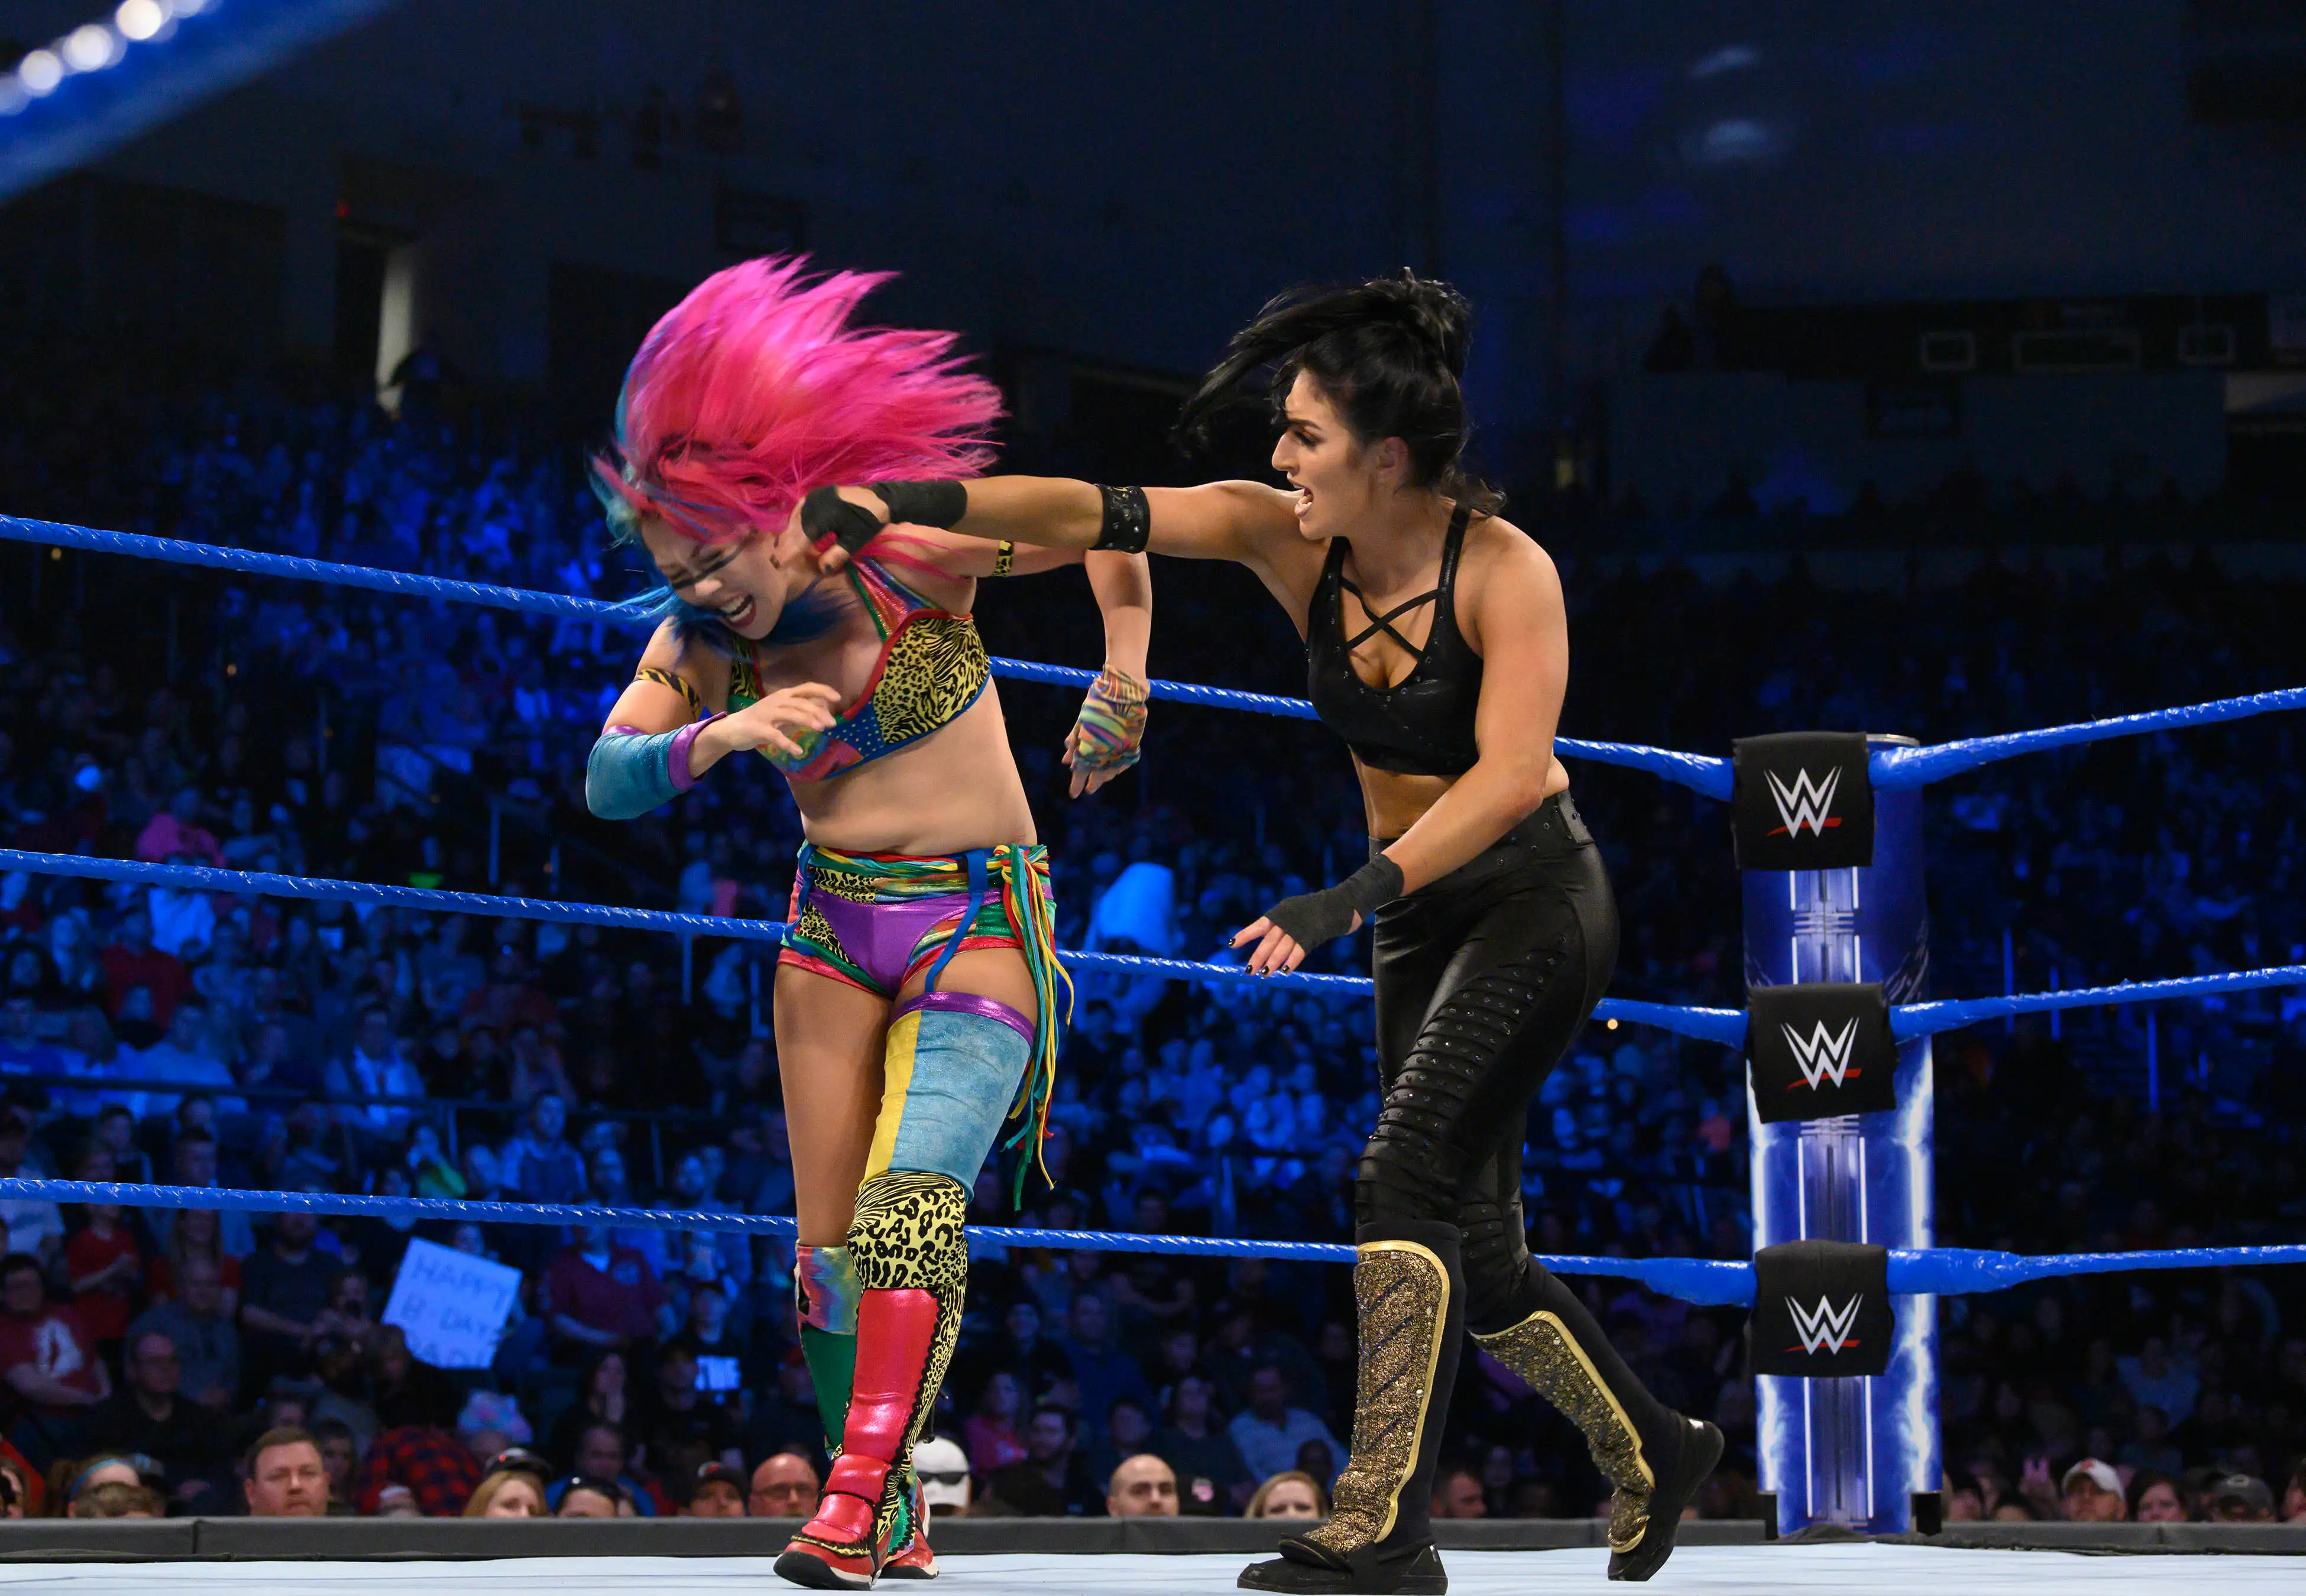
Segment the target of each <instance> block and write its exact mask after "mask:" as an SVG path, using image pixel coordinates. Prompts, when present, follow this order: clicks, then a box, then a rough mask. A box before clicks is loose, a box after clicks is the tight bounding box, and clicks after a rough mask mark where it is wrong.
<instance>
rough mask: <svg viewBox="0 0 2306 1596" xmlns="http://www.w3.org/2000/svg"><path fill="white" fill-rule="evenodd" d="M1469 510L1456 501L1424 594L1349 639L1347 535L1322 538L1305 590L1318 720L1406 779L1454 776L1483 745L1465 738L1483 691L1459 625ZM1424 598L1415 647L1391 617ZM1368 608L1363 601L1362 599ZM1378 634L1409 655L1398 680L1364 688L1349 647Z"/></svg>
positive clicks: (1476, 661)
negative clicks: (1433, 579)
mask: <svg viewBox="0 0 2306 1596" xmlns="http://www.w3.org/2000/svg"><path fill="white" fill-rule="evenodd" d="M1470 519H1472V511H1471V509H1470V508H1468V507H1466V506H1465V505H1459V506H1458V507H1457V513H1456V515H1455V516H1451V517H1450V518H1449V531H1448V535H1447V536H1446V537H1445V538H1444V539H1443V540H1442V543H1441V577H1440V581H1439V583H1438V584H1437V585H1435V587H1434V588H1433V590H1432V591H1431V592H1430V593H1420V594H1418V595H1417V597H1415V598H1413V599H1410V600H1408V601H1406V602H1403V603H1400V604H1396V605H1395V606H1394V607H1393V608H1392V609H1390V610H1387V611H1386V612H1385V613H1384V614H1383V615H1377V614H1371V616H1370V624H1369V625H1368V626H1367V627H1364V628H1363V629H1362V631H1361V632H1360V633H1359V634H1358V635H1356V636H1354V637H1353V638H1351V639H1348V638H1347V637H1346V636H1345V592H1346V591H1347V590H1349V589H1350V590H1351V591H1352V593H1353V594H1354V597H1355V598H1360V597H1361V589H1360V588H1358V587H1355V586H1354V585H1353V583H1352V582H1350V581H1348V580H1347V579H1346V577H1345V540H1344V539H1342V538H1340V539H1337V540H1335V541H1333V542H1331V543H1330V544H1329V557H1328V560H1327V561H1326V562H1324V563H1323V565H1322V567H1321V580H1320V585H1318V586H1316V587H1315V588H1314V589H1313V605H1312V611H1311V614H1310V615H1308V616H1307V617H1306V621H1305V663H1306V676H1307V685H1308V692H1307V696H1309V697H1310V698H1311V699H1312V701H1313V712H1314V713H1316V714H1318V715H1320V717H1321V724H1323V725H1324V726H1327V727H1328V729H1329V730H1332V731H1334V732H1336V733H1337V735H1338V736H1339V737H1342V738H1345V746H1346V747H1350V748H1351V749H1353V751H1354V754H1355V755H1358V756H1359V757H1360V759H1361V762H1362V764H1366V765H1369V766H1371V768H1373V769H1376V770H1381V771H1393V772H1397V773H1399V774H1402V775H1409V776H1461V775H1463V774H1465V772H1467V771H1469V770H1471V769H1473V762H1474V761H1475V760H1477V759H1479V758H1480V757H1481V749H1480V747H1478V746H1477V745H1476V744H1475V743H1474V741H1473V712H1474V709H1475V707H1476V706H1477V705H1478V704H1480V702H1481V697H1482V660H1481V656H1480V655H1479V654H1476V653H1474V652H1473V649H1472V648H1471V647H1469V646H1468V645H1467V644H1466V642H1465V635H1464V634H1463V633H1461V632H1459V631H1458V630H1457V605H1456V586H1457V556H1458V554H1459V552H1460V551H1461V550H1463V549H1464V548H1465V524H1466V522H1467V521H1469V520H1470ZM1422 604H1431V605H1432V606H1433V625H1432V627H1431V630H1429V631H1428V632H1427V633H1426V635H1425V646H1424V647H1423V648H1422V649H1417V648H1410V645H1409V640H1408V639H1407V638H1405V637H1404V636H1402V635H1401V634H1400V633H1399V632H1397V631H1396V630H1395V629H1394V626H1393V623H1394V622H1395V621H1396V620H1397V619H1400V618H1401V617H1402V616H1403V615H1405V614H1407V613H1408V612H1409V611H1411V610H1415V609H1417V608H1418V607H1419V606H1420V605H1422ZM1362 607H1363V609H1364V610H1367V608H1368V606H1367V605H1366V604H1364V605H1363V606H1362ZM1379 632H1383V633H1385V634H1386V635H1387V636H1390V637H1391V638H1392V639H1393V640H1394V641H1395V642H1396V643H1398V644H1401V645H1402V647H1404V648H1408V649H1409V652H1410V653H1413V654H1414V655H1416V656H1417V663H1416V665H1415V666H1414V667H1413V669H1412V670H1410V672H1409V674H1408V675H1407V676H1405V677H1404V678H1403V679H1402V680H1401V683H1400V685H1399V686H1398V687H1371V686H1370V685H1369V684H1368V683H1367V682H1365V681H1363V680H1362V679H1361V678H1360V677H1358V676H1356V675H1354V661H1353V652H1354V647H1355V645H1357V644H1362V643H1364V642H1366V641H1368V640H1369V639H1370V638H1371V637H1372V636H1375V635H1376V634H1378V633H1379Z"/></svg>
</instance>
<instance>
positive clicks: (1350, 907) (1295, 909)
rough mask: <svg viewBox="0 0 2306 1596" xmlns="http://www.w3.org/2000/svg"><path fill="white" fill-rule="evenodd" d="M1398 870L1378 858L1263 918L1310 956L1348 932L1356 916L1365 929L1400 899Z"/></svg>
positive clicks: (1289, 900) (1278, 906)
mask: <svg viewBox="0 0 2306 1596" xmlns="http://www.w3.org/2000/svg"><path fill="white" fill-rule="evenodd" d="M1401 880H1402V877H1401V866H1398V865H1396V864H1395V863H1394V862H1393V861H1392V860H1391V859H1389V858H1386V857H1385V855H1383V854H1379V855H1378V856H1377V857H1376V858H1373V859H1371V861H1370V862H1369V863H1368V864H1366V865H1363V866H1362V867H1361V868H1360V869H1358V870H1356V871H1354V873H1353V874H1352V875H1348V876H1346V877H1345V880H1343V881H1341V882H1339V883H1337V885H1336V886H1333V887H1323V888H1322V889H1321V890H1320V892H1301V893H1299V894H1298V895H1297V896H1296V897H1294V898H1284V899H1283V900H1281V901H1280V902H1278V903H1277V904H1275V905H1274V906H1273V907H1272V908H1271V909H1267V910H1266V911H1265V917H1266V918H1267V919H1268V920H1270V921H1272V922H1273V923H1274V924H1275V925H1276V926H1279V927H1280V928H1281V929H1282V930H1283V931H1284V932H1285V933H1286V934H1287V935H1288V936H1289V939H1290V940H1291V941H1292V942H1294V943H1296V944H1297V945H1298V946H1299V947H1301V948H1302V949H1304V950H1305V951H1306V952H1309V953H1310V952H1312V951H1313V950H1314V949H1315V948H1318V947H1320V945H1321V944H1322V943H1326V942H1335V941H1336V940H1337V938H1338V937H1341V936H1344V935H1346V934H1348V933H1349V932H1351V931H1352V930H1353V929H1354V916H1355V915H1359V916H1360V917H1361V918H1362V924H1363V925H1367V924H1368V923H1369V921H1370V919H1371V917H1373V916H1374V915H1375V914H1376V913H1377V911H1378V910H1379V909H1382V908H1384V907H1385V906H1386V905H1387V904H1388V903H1390V902H1392V901H1393V900H1395V899H1396V898H1398V897H1400V896H1401Z"/></svg>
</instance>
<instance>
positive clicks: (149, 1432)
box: [88, 1330, 231, 1513]
mask: <svg viewBox="0 0 2306 1596" xmlns="http://www.w3.org/2000/svg"><path fill="white" fill-rule="evenodd" d="M126 1351H127V1356H126V1359H125V1371H126V1378H125V1380H124V1383H123V1386H122V1388H121V1389H120V1390H118V1391H115V1393H113V1395H111V1396H110V1397H109V1398H107V1400H105V1401H103V1402H101V1403H98V1404H97V1405H96V1406H95V1407H93V1408H91V1409H90V1410H89V1420H88V1434H89V1438H90V1440H92V1441H93V1442H95V1443H96V1444H97V1445H98V1446H99V1447H107V1448H110V1449H111V1450H114V1451H117V1452H124V1453H128V1452H132V1453H137V1454H140V1455H143V1456H145V1457H149V1458H151V1459H152V1460H153V1461H155V1462H156V1463H158V1464H159V1465H160V1469H161V1473H162V1476H163V1477H164V1478H165V1479H167V1481H168V1482H169V1486H170V1494H171V1495H173V1496H174V1498H175V1500H176V1501H178V1502H180V1503H182V1504H183V1505H184V1507H185V1509H186V1510H187V1511H188V1512H193V1513H198V1512H200V1511H201V1509H202V1508H203V1507H209V1506H212V1505H214V1504H217V1503H220V1502H222V1501H224V1500H225V1482H226V1478H227V1477H228V1475H229V1472H230V1466H231V1458H230V1455H229V1454H228V1452H227V1450H226V1443H225V1431H224V1428H223V1426H222V1425H220V1424H218V1421H217V1417H216V1415H215V1414H214V1413H204V1412H201V1411H200V1410H198V1409H196V1408H195V1407H194V1406H193V1405H192V1404H191V1403H189V1402H186V1401H185V1400H184V1399H183V1398H182V1397H181V1396H179V1395H177V1382H178V1379H179V1378H180V1370H179V1368H178V1365H177V1361H176V1344H175V1342H173V1341H171V1340H170V1339H169V1338H168V1337H167V1336H166V1335H163V1334H162V1333H160V1332H159V1331H158V1330H147V1331H145V1332H143V1333H141V1335H138V1336H134V1337H132V1338H131V1340H130V1341H129V1343H128V1346H127V1349H126Z"/></svg>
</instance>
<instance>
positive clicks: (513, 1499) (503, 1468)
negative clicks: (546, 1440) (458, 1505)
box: [464, 1453, 546, 1518]
mask: <svg viewBox="0 0 2306 1596" xmlns="http://www.w3.org/2000/svg"><path fill="white" fill-rule="evenodd" d="M542 1467H543V1459H542V1458H540V1457H537V1456H536V1455H534V1454H533V1453H516V1454H513V1455H511V1456H510V1457H509V1458H507V1457H505V1456H501V1455H500V1456H498V1457H495V1458H491V1460H490V1461H489V1466H488V1472H486V1473H485V1474H483V1476H482V1478H481V1482H480V1484H478V1485H477V1486H475V1487H474V1489H473V1494H472V1496H471V1498H469V1499H468V1500H467V1501H466V1502H465V1512H464V1516H465V1517H466V1518H543V1517H545V1516H546V1510H545V1506H544V1476H543V1474H542V1472H539V1471H540V1470H541V1469H542Z"/></svg>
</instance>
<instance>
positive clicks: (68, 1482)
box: [48, 1453, 144, 1518]
mask: <svg viewBox="0 0 2306 1596" xmlns="http://www.w3.org/2000/svg"><path fill="white" fill-rule="evenodd" d="M48 1474H49V1482H50V1483H51V1484H53V1485H55V1486H56V1491H55V1492H54V1495H55V1496H56V1497H60V1498H63V1500H64V1516H65V1517H66V1518H78V1517H79V1516H81V1515H79V1514H77V1513H74V1512H73V1506H75V1505H77V1504H78V1503H79V1501H80V1499H81V1498H82V1497H83V1496H84V1495H85V1494H86V1493H88V1492H89V1491H91V1490H94V1489H96V1488H97V1487H98V1486H99V1485H141V1484H143V1483H144V1474H143V1471H142V1470H141V1469H140V1468H139V1467H138V1466H137V1465H136V1464H134V1463H132V1462H130V1461H129V1460H128V1459H127V1458H125V1457H116V1456H113V1455H109V1454H105V1453H99V1454H98V1455H96V1456H94V1457H83V1458H81V1459H79V1460H77V1461H73V1460H69V1459H65V1458H58V1459H57V1460H56V1462H55V1463H54V1464H51V1465H50V1466H49V1470H48Z"/></svg>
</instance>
